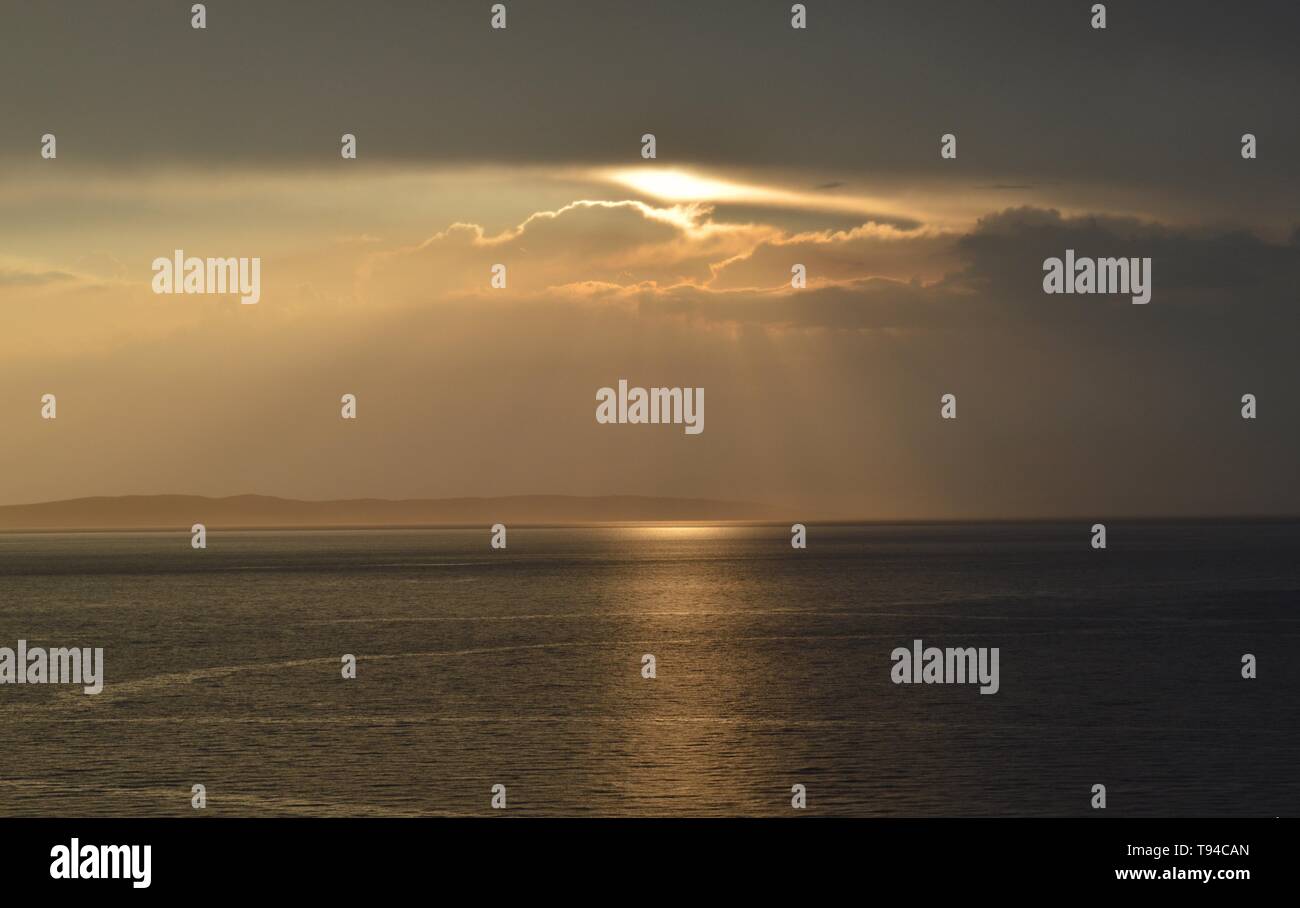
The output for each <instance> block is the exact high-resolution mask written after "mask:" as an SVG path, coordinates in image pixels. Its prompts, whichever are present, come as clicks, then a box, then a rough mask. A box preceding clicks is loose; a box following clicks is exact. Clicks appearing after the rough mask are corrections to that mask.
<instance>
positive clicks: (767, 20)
mask: <svg viewBox="0 0 1300 908" xmlns="http://www.w3.org/2000/svg"><path fill="white" fill-rule="evenodd" d="M507 5H508V8H509V16H510V20H509V22H510V27H509V28H508V29H507V30H505V31H504V32H500V31H498V32H494V31H493V30H491V29H490V28H489V22H488V19H489V4H487V3H470V2H458V3H385V2H368V3H362V2H355V0H347V2H342V0H319V2H283V3H264V2H255V0H223V2H219V3H209V4H208V7H209V10H208V28H207V30H206V31H202V32H201V31H195V30H192V29H191V28H190V27H189V12H188V10H189V4H188V3H172V2H132V3H94V4H87V3H73V2H67V0H57V2H49V3H20V2H5V3H4V4H3V6H2V7H0V30H2V31H3V33H4V34H5V35H6V36H7V40H6V42H5V44H6V46H5V52H4V54H3V55H0V84H3V85H4V86H5V90H4V97H3V101H2V102H0V103H2V104H3V108H2V112H3V121H4V125H5V128H4V130H3V131H0V153H3V154H4V155H20V156H26V155H31V154H32V153H33V149H34V148H36V143H37V141H38V137H39V136H40V135H41V134H42V133H44V132H46V131H53V132H55V133H57V134H58V135H59V140H60V146H61V147H60V155H61V157H63V158H65V159H66V158H77V159H87V160H94V161H96V162H100V163H102V162H105V161H108V160H114V161H118V162H137V163H149V162H154V161H158V160H161V159H177V160H181V161H202V162H209V163H213V162H216V163H221V164H223V165H230V164H231V163H232V162H237V161H241V160H242V161H247V162H265V163H280V164H286V165H289V164H302V163H304V162H320V163H322V164H337V145H338V141H339V136H340V135H341V134H342V133H343V132H353V133H356V134H357V135H358V137H359V140H360V148H361V155H362V157H361V161H362V162H365V161H383V160H388V161H402V160H406V161H417V160H418V161H483V160H499V161H528V162H547V161H552V162H558V161H566V162H567V161H622V160H634V159H635V158H636V155H637V152H638V150H639V145H638V141H639V137H640V136H641V135H642V133H644V132H647V131H649V132H655V133H656V134H657V136H658V140H659V153H660V158H661V160H670V161H679V162H680V161H689V162H700V163H711V164H725V165H727V166H759V165H761V166H768V167H785V168H826V169H831V168H837V169H840V172H841V173H842V174H843V173H847V172H850V171H883V172H891V171H899V170H914V169H918V168H928V167H930V166H932V165H934V164H935V162H936V161H937V149H938V141H939V136H940V135H941V134H942V133H945V132H954V133H956V134H958V136H959V140H960V144H959V150H960V158H959V161H960V163H959V164H956V163H954V165H953V166H954V167H960V168H961V169H962V171H963V172H964V173H965V174H966V175H967V176H969V175H970V174H971V173H973V172H981V173H987V174H988V175H990V176H1002V177H1003V178H1004V179H1005V177H1006V176H1010V175H1012V174H1016V175H1024V174H1028V173H1037V174H1055V175H1064V176H1068V178H1069V179H1071V180H1085V179H1105V180H1112V181H1116V180H1147V181H1156V182H1171V183H1172V182H1177V181H1187V180H1196V181H1201V182H1205V183H1211V184H1218V183H1222V182H1224V181H1230V182H1232V183H1233V185H1234V186H1235V187H1237V188H1238V189H1241V190H1243V191H1244V190H1245V189H1247V188H1253V190H1254V191H1257V192H1258V191H1261V190H1260V184H1259V183H1258V182H1252V181H1258V180H1259V179H1261V178H1267V179H1268V180H1270V181H1272V183H1273V189H1272V191H1277V188H1278V185H1279V183H1280V182H1281V181H1285V182H1286V185H1287V186H1288V187H1294V182H1293V179H1294V178H1293V173H1294V168H1293V167H1290V166H1289V164H1288V162H1290V161H1294V160H1295V155H1296V151H1297V149H1298V148H1300V129H1298V128H1297V121H1296V118H1295V117H1294V115H1293V114H1294V111H1295V109H1296V107H1297V104H1296V102H1297V100H1300V88H1298V87H1300V63H1298V62H1297V57H1296V55H1295V53H1294V36H1295V34H1296V33H1297V31H1298V30H1300V7H1297V6H1296V5H1295V4H1292V3H1282V2H1276V3H1247V4H1231V5H1230V4H1211V3H1188V2H1177V3H1174V2H1149V3H1141V4H1119V3H1112V4H1110V16H1109V28H1107V29H1106V30H1105V31H1094V30H1093V29H1091V28H1090V27H1089V26H1088V18H1089V13H1088V4H1086V3H1035V2H993V3H978V4H976V3H968V4H953V3H936V2H932V0H914V2H908V3H883V2H879V3H863V2H842V3H840V2H836V3H832V2H818V3H812V4H809V6H810V10H809V28H808V29H807V30H806V31H802V32H798V31H795V30H793V29H791V28H790V27H789V6H790V4H789V3H786V2H766V0H765V2H753V0H712V2H708V3H698V2H684V0H678V2H671V0H662V2H653V3H648V2H644V0H599V2H597V0H590V2H560V0H555V2H546V3H541V2H533V0H517V2H511V3H508V4H507ZM1246 131H1252V132H1255V133H1256V134H1257V135H1258V136H1259V138H1260V142H1261V148H1262V152H1261V156H1260V159H1259V160H1258V161H1256V162H1253V163H1252V165H1251V167H1250V168H1249V170H1248V171H1246V170H1244V169H1243V168H1242V167H1241V166H1240V163H1241V162H1240V160H1239V157H1238V154H1237V146H1238V142H1239V137H1240V135H1241V134H1242V133H1243V132H1246ZM1287 149H1290V151H1289V152H1288V151H1287ZM1007 182H1013V183H1019V182H1025V181H1023V180H1009V181H1007Z"/></svg>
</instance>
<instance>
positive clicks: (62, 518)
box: [0, 495, 777, 531]
mask: <svg viewBox="0 0 1300 908" xmlns="http://www.w3.org/2000/svg"><path fill="white" fill-rule="evenodd" d="M776 516H777V512H776V511H775V510H773V509H771V508H769V507H767V506H765V505H759V504H753V503H749V502H735V501H712V500H709V499H704V498H651V497H642V496H636V495H614V496H605V497H598V498H582V497H576V496H569V495H517V496H510V497H504V498H433V499H401V500H389V499H384V498H354V499H345V500H340V501H299V500H297V499H293V498H273V497H270V496H266V495H234V496H231V497H229V498H206V497H204V496H201V495H122V496H118V497H98V498H71V499H68V500H66V501H48V502H42V503H39V504H15V505H3V506H0V531H6V530H8V531H14V530H109V529H182V528H183V529H185V530H188V529H189V528H190V527H191V526H192V525H193V524H196V523H202V524H204V525H205V526H207V527H209V528H212V527H227V528H231V527H367V526H374V527H379V526H434V525H438V524H493V523H505V524H511V523H515V524H529V523H533V524H538V523H553V524H573V523H617V522H632V523H635V522H642V521H696V520H699V521H707V520H766V519H774V518H775V517H776Z"/></svg>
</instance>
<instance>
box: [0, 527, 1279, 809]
mask: <svg viewBox="0 0 1300 908" xmlns="http://www.w3.org/2000/svg"><path fill="white" fill-rule="evenodd" d="M1108 536H1109V539H1108V543H1109V547H1108V548H1107V549H1106V550H1105V551H1094V550H1093V549H1092V548H1091V546H1090V544H1089V543H1090V527H1089V525H1088V524H1083V523H1073V524H1046V523H1025V524H987V525H975V524H970V525H855V526H819V525H815V524H814V525H812V526H810V527H809V539H808V548H807V549H806V550H804V551H796V550H793V549H792V548H791V546H790V531H789V527H783V526H762V527H755V526H731V527H689V528H662V527H621V528H580V529H574V528H531V529H530V528H512V529H510V530H509V536H508V542H509V545H508V548H507V549H506V550H504V551H494V550H492V549H491V548H490V546H489V532H488V530H487V529H486V528H474V529H440V530H406V531H387V530H385V531H315V532H309V531H294V532H288V531H284V532H281V531H252V532H222V531H220V530H215V531H213V532H210V533H209V535H208V548H207V549H206V550H204V551H196V550H194V549H192V548H191V547H190V536H189V534H188V533H187V532H182V533H83V534H31V535H19V534H10V535H0V646H8V647H11V648H16V646H17V641H18V640H19V639H25V640H26V641H28V645H29V646H46V647H52V646H89V647H103V648H104V651H105V653H104V661H105V676H106V678H105V683H104V690H103V692H102V693H100V694H98V695H96V696H90V695H86V694H84V693H82V692H81V688H80V687H74V686H70V685H69V686H55V685H22V686H18V685H10V684H5V685H0V742H2V743H0V747H3V752H4V756H3V762H2V764H0V765H2V767H3V771H2V772H0V815H30V814H39V815H59V816H64V815H74V816H91V815H115V816H134V815H177V816H196V815H240V816H261V815H290V814H299V815H353V816H361V815H489V814H492V815H506V816H510V815H530V814H533V815H706V814H707V815H712V814H725V815H791V814H792V813H796V811H793V810H792V808H791V805H790V800H791V787H792V786H793V785H796V784H802V785H804V786H806V788H807V809H806V810H805V811H802V812H797V813H799V814H800V815H804V816H816V815H832V814H838V815H858V816H931V815H944V816H951V815H979V816H988V815H991V816H1002V815H1053V816H1060V815H1076V814H1090V813H1094V811H1093V810H1092V809H1091V808H1090V806H1089V805H1090V801H1091V799H1092V786H1093V785H1095V784H1104V785H1105V786H1106V799H1107V807H1106V813H1107V814H1108V815H1156V816H1183V815H1196V816H1220V815H1245V816H1278V815H1297V814H1300V725H1298V723H1297V719H1298V718H1300V708H1298V706H1297V704H1298V703H1300V700H1298V696H1300V659H1297V653H1296V649H1297V646H1300V609H1298V607H1297V606H1298V604H1300V557H1298V556H1300V524H1297V523H1278V522H1259V523H1178V524H1154V523H1112V524H1109V525H1108ZM915 639H922V640H924V642H925V644H926V645H927V646H928V645H935V646H941V647H947V646H963V647H964V646H975V647H998V648H999V653H1000V660H999V674H1000V690H999V691H998V693H996V694H993V695H981V694H980V693H979V690H978V686H977V685H962V684H948V685H944V684H932V685H926V684H894V683H893V682H892V681H891V678H890V670H891V667H892V663H891V661H890V653H891V651H892V650H893V649H894V648H895V647H898V646H904V647H910V646H911V644H912V641H913V640H915ZM347 653H350V654H354V655H355V656H356V658H357V678H356V679H355V680H345V679H343V678H342V677H341V665H342V662H341V659H342V656H343V655H344V654H347ZM646 653H651V654H653V655H654V656H655V659H656V672H657V677H656V678H655V679H653V680H647V679H645V678H643V677H642V674H641V667H642V656H643V654H646ZM1245 653H1252V654H1254V655H1255V656H1256V657H1257V660H1258V677H1257V678H1256V679H1254V680H1245V679H1243V678H1242V677H1241V659H1242V655H1243V654H1245ZM196 783H201V784H203V785H204V786H205V787H206V792H207V807H206V808H205V809H204V810H203V811H197V810H194V809H193V808H192V807H191V805H190V800H191V786H192V785H194V784H196ZM497 784H500V785H504V786H506V809H505V810H504V811H494V810H492V809H491V807H490V800H491V796H492V795H491V789H492V787H493V786H494V785H497Z"/></svg>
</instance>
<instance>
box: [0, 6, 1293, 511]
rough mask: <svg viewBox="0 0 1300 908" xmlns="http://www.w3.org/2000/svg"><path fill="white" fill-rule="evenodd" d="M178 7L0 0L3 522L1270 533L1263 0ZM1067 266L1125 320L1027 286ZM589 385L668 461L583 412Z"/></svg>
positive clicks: (1273, 118)
mask: <svg viewBox="0 0 1300 908" xmlns="http://www.w3.org/2000/svg"><path fill="white" fill-rule="evenodd" d="M190 5H191V4H189V3H174V2H165V3H164V2H132V3H111V4H110V3H98V4H79V3H71V2H61V0H53V2H49V3H37V2H15V0H0V35H3V36H4V37H3V38H0V46H2V47H3V53H0V124H2V127H0V318H2V319H3V324H2V328H3V330H0V439H2V440H0V503H2V504H11V503H28V502H37V501H44V500H54V499H65V498H73V497H80V496H87V495H122V494H162V493H169V494H203V495H236V494H264V495H280V496H286V497H297V498H309V499H332V498H352V497H387V498H415V497H460V496H474V495H482V496H493V495H524V494H566V495H622V494H630V495H667V496H676V497H705V498H713V499H736V500H745V501H760V502H765V503H771V504H775V505H779V506H782V507H788V508H790V509H791V511H792V512H793V513H796V514H799V515H803V514H806V515H807V516H808V519H817V518H828V517H856V518H868V519H981V518H1009V517H1086V518H1093V517H1096V518H1099V519H1100V518H1102V517H1106V516H1113V517H1125V516H1159V515H1173V516H1191V515H1207V514H1217V515H1239V514H1242V515H1244V514H1281V513H1296V512H1300V483H1296V482H1295V481H1294V479H1293V477H1294V465H1295V463H1296V461H1297V455H1300V407H1298V406H1297V402H1296V399H1295V398H1296V392H1297V389H1298V388H1300V381H1298V379H1300V365H1298V364H1297V359H1296V355H1295V344H1296V340H1295V339H1296V336H1297V328H1298V327H1300V324H1298V323H1300V318H1298V317H1297V315H1296V303H1297V293H1298V290H1297V288H1298V287H1300V281H1298V280H1297V279H1298V278H1300V167H1298V166H1297V164H1296V162H1297V161H1298V160H1300V125H1297V124H1298V123H1300V121H1298V120H1297V118H1296V117H1295V111H1296V110H1297V109H1300V105H1298V104H1297V101H1300V98H1298V97H1297V95H1300V62H1298V61H1297V58H1296V56H1295V54H1294V51H1293V43H1294V35H1295V34H1296V33H1297V26H1300V10H1298V8H1296V7H1295V6H1294V5H1293V4H1287V3H1242V4H1210V3H1195V2H1191V3H1187V2H1184V3H1176V4H1175V3H1161V2H1150V3H1142V4H1127V3H1111V4H1107V6H1108V21H1107V27H1106V28H1105V29H1104V30H1098V29H1093V28H1091V26H1090V19H1091V15H1092V14H1091V12H1090V7H1091V5H1092V4H1090V3H1074V2H1060V3H1033V2H991V3H980V4H969V3H967V4H958V3H932V2H908V3H900V2H860V3H830V2H815V0H814V2H810V3H807V4H806V5H807V7H808V27H807V28H806V29H804V30H796V29H792V28H791V27H790V5H791V4H789V3H784V2H767V0H748V2H721V0H711V2H707V3H686V2H667V0H661V2H654V3H649V2H625V0H604V2H599V3H597V2H584V3H579V2H558V0H550V2H546V3H542V2H538V0H516V2H510V0H507V2H506V7H507V28H506V29H504V30H493V29H492V28H491V27H490V18H491V12H490V6H491V4H490V3H485V2H479V0H473V2H443V3H421V4H414V3H409V4H408V3H360V2H348V3H344V2H312V3H275V4H266V3H257V2H233V0H226V2H213V3H208V4H207V28H206V29H202V30H197V29H193V28H191V25H190V11H189V8H190ZM47 133H51V134H54V135H55V136H56V140H57V157H56V158H54V159H52V160H51V159H44V158H42V156H41V153H40V151H41V141H42V139H41V137H42V136H43V135H45V134H47ZM344 133H350V134H353V135H355V136H356V139H357V157H356V159H355V160H345V159H343V158H342V157H341V156H340V153H339V151H340V137H341V135H342V134H344ZM646 133H653V134H654V135H655V137H656V152H657V157H656V158H655V159H654V160H646V159H644V158H643V157H642V155H641V150H642V144H641V137H642V136H643V135H644V134H646ZM1244 133H1252V134H1253V135H1255V136H1256V139H1257V143H1258V157H1257V158H1255V159H1253V160H1246V159H1243V158H1242V155H1241V137H1242V135H1243V134H1244ZM944 134H953V135H955V136H956V145H957V156H956V158H955V159H944V158H942V157H941V156H940V137H941V136H943V135H944ZM175 249H184V250H185V252H186V254H187V255H195V256H200V257H206V256H220V257H225V256H247V257H254V256H256V257H258V258H260V259H261V261H262V265H261V274H262V288H261V299H260V302H259V303H258V304H257V305H247V306H245V305H240V304H239V301H238V299H237V298H234V297H230V296H221V295H158V294H155V293H154V292H152V289H151V279H152V276H153V274H152V271H151V263H152V262H153V260H154V259H155V258H157V257H160V256H163V257H170V256H171V255H172V252H173V250H175ZM1066 249H1074V250H1076V251H1077V252H1078V254H1079V255H1092V256H1128V257H1148V256H1149V257H1151V259H1152V284H1153V292H1152V299H1151V302H1150V303H1149V304H1148V305H1145V306H1134V305H1132V304H1131V303H1130V302H1129V299H1128V297H1127V296H1088V295H1071V296H1051V295H1047V294H1045V293H1044V292H1043V289H1042V278H1043V261H1044V259H1045V258H1047V257H1049V256H1061V255H1063V254H1064V251H1065V250H1066ZM497 263H502V264H505V265H506V266H507V272H508V283H507V286H506V288H504V289H496V288H493V287H491V285H490V279H491V273H490V271H491V268H492V266H493V265H494V264H497ZM794 263H799V264H803V265H805V267H806V269H807V275H808V284H807V287H805V288H801V289H795V288H792V287H791V286H790V280H791V266H792V264H794ZM619 379H627V380H628V382H629V384H630V385H634V386H636V385H640V386H645V387H651V386H667V387H692V388H694V387H701V388H704V389H705V400H706V408H705V429H704V431H703V432H701V433H700V434H698V435H690V434H687V433H685V432H683V431H682V428H681V427H680V426H634V425H601V424H598V423H597V422H596V420H595V407H596V392H597V390H598V389H599V388H601V387H605V386H616V385H617V383H618V381H619ZM349 393H350V394H355V395H356V397H357V401H358V404H357V409H358V418H357V419H356V420H344V419H341V418H340V398H341V396H342V395H343V394H349ZM1247 393H1250V394H1254V395H1255V396H1256V398H1257V400H1258V417H1257V418H1256V419H1254V420H1244V419H1242V418H1241V414H1240V410H1241V406H1242V405H1241V397H1242V395H1243V394H1247ZM44 394H54V395H56V398H57V402H58V403H57V407H58V409H57V418H56V419H54V420H46V419H42V418H41V397H42V395H44ZM944 394H953V395H955V396H956V399H957V418H956V419H955V420H944V419H941V418H940V398H941V396H942V395H944Z"/></svg>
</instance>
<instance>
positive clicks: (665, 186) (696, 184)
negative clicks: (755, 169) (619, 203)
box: [607, 168, 769, 202]
mask: <svg viewBox="0 0 1300 908" xmlns="http://www.w3.org/2000/svg"><path fill="white" fill-rule="evenodd" d="M607 176H608V178H609V179H611V180H613V181H614V182H616V183H620V184H622V185H623V186H627V187H628V188H630V189H635V190H636V191H637V192H642V193H645V194H646V195H649V196H654V197H655V198H656V199H662V200H664V201H667V202H726V201H741V200H744V201H753V200H756V199H758V198H760V197H762V196H763V195H766V194H769V191H768V190H765V189H763V188H761V187H758V186H745V185H743V184H740V183H729V182H727V181H726V180H718V179H714V178H713V177H705V176H700V175H699V174H694V173H690V172H689V171H685V170H660V169H657V168H656V169H651V168H620V169H617V170H613V171H610V172H608V174H607Z"/></svg>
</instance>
